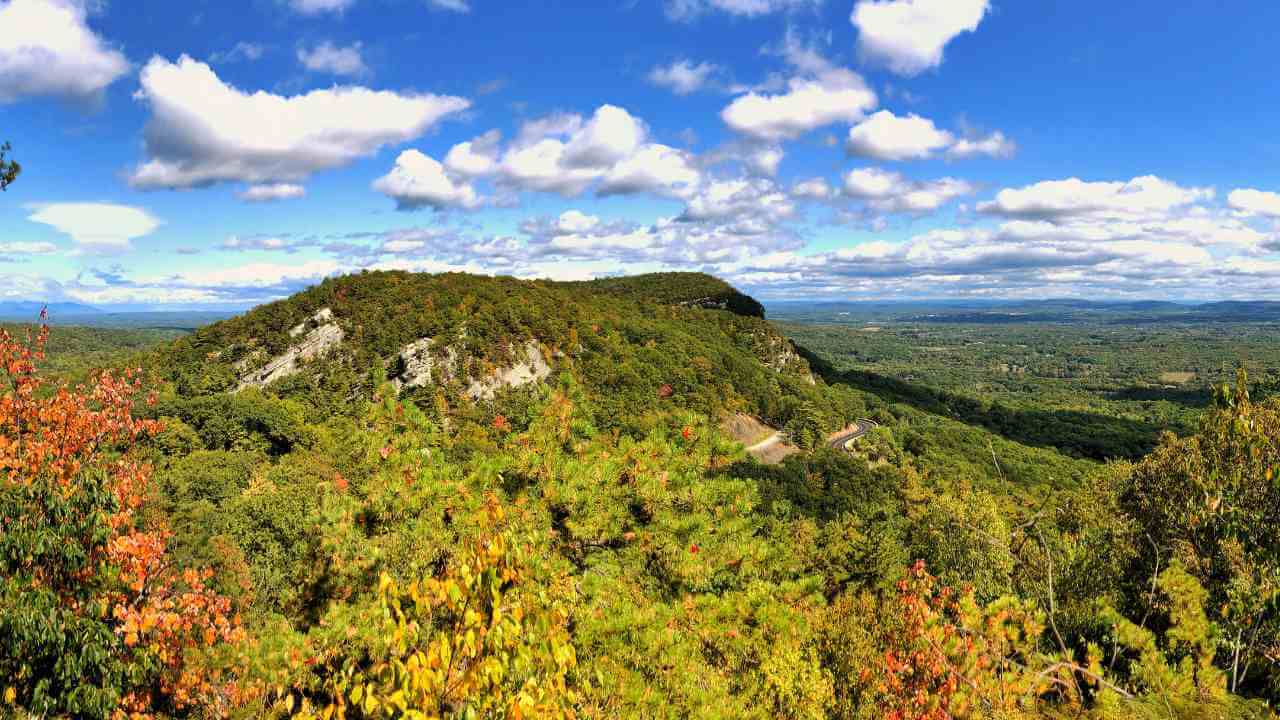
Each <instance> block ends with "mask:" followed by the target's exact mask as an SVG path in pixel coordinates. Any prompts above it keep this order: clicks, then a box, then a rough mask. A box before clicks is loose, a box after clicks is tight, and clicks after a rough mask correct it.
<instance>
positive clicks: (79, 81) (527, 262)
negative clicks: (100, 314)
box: [0, 0, 1280, 308]
mask: <svg viewBox="0 0 1280 720" xmlns="http://www.w3.org/2000/svg"><path fill="white" fill-rule="evenodd" d="M1278 26H1280V5H1277V4H1274V3H1269V2H1250V3H1237V4H1234V5H1233V6H1232V7H1231V9H1230V10H1227V9H1224V8H1223V7H1222V5H1221V3H1218V2H1208V1H1207V0H1187V1H1184V2H1179V3H1172V4H1171V3H1165V2H1154V1H1152V2H1148V1H1143V0H1139V1H1135V2H1128V3H1115V2H1091V1H1088V0H1083V1H1076V2H1054V1H1051V0H1043V1H1040V2H1031V3H1028V2H1021V3H1013V2H1007V1H1001V0H596V1H594V2H554V3H553V2H540V3H535V2H525V3H520V2H513V1H510V0H504V1H502V2H498V0H246V1H244V2H232V1H227V2H197V1H192V2H184V3H173V2H167V1H165V2H162V1H153V0H129V1H128V2H125V0H106V1H94V0H0V139H7V140H9V141H11V142H12V143H13V145H14V157H16V159H18V160H19V161H20V162H21V163H22V164H23V165H24V171H23V174H22V176H21V178H20V179H19V181H18V182H17V183H15V184H14V185H13V186H12V187H11V188H10V189H9V190H8V192H6V193H4V194H3V195H0V299H3V298H22V299H36V300H64V299H70V300H78V301H82V302H88V303H92V304H97V305H101V306H104V307H106V306H115V307H218V308H222V307H241V306H245V305H249V304H253V303H257V302H262V301H265V300H269V299H272V298H275V297H280V296H282V295H287V294H289V293H291V292H293V291H296V290H297V289H300V288H302V287H305V286H306V285H308V284H311V283H313V282H316V281H317V280H318V279H320V278H322V277H324V276H326V275H332V274H337V273H343V272H352V271H357V270H359V269H361V268H405V269H413V270H424V271H444V270H466V271H471V272H482V273H496V274H510V275H516V276H520V277H557V278H585V277H598V276H602V275H610V274H617V273H633V272H641V271H648V270H669V269H689V270H704V271H708V272H713V273H716V274H719V275H721V276H723V277H725V278H727V279H729V280H730V281H732V282H734V283H735V284H738V285H740V286H742V287H744V288H745V289H747V290H749V291H750V292H752V293H754V294H756V295H758V296H760V297H762V298H772V299H790V298H826V299H859V298H877V299H894V298H900V299H908V298H944V297H946V298H950V297H1046V296H1052V297H1062V296H1078V297H1089V298H1109V297H1114V298H1126V297H1127V298H1132V297H1144V298H1172V299H1183V300H1194V299H1223V298H1280V282H1277V281H1278V280H1280V194H1278V193H1280V137H1277V136H1276V135H1275V128H1276V127H1280V91H1278V90H1277V85H1276V83H1275V82H1274V67H1275V62H1274V50H1273V46H1272V45H1271V44H1269V42H1268V41H1269V40H1271V39H1272V38H1270V33H1271V30H1272V29H1274V28H1275V27H1278Z"/></svg>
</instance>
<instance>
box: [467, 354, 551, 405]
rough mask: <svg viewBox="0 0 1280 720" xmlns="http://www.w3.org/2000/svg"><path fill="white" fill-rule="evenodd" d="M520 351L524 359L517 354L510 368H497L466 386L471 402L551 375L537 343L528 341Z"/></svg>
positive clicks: (486, 398) (549, 367)
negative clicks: (522, 352) (485, 376)
mask: <svg viewBox="0 0 1280 720" xmlns="http://www.w3.org/2000/svg"><path fill="white" fill-rule="evenodd" d="M522 349H523V350H524V357H523V358H520V357H519V353H517V355H516V357H517V361H516V363H515V364H514V365H512V366H511V367H507V368H499V369H497V370H495V371H494V372H493V374H492V375H490V376H489V377H487V378H483V379H481V380H473V381H472V382H471V384H470V385H468V386H467V395H469V396H470V397H471V399H472V400H482V399H483V400H488V399H489V398H492V397H493V396H494V395H496V394H497V393H498V391H499V390H501V389H503V388H509V387H521V386H523V385H528V384H530V383H535V382H538V381H540V380H544V379H546V377H547V376H549V375H550V374H551V366H550V365H549V364H547V359H546V358H544V357H543V356H542V347H541V346H539V345H538V341H537V340H530V341H528V342H526V343H525V344H524V347H523V348H522Z"/></svg>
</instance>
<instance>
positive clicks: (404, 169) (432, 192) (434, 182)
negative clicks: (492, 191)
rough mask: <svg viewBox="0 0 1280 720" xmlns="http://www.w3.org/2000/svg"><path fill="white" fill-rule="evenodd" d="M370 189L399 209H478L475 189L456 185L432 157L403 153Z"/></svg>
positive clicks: (465, 185)
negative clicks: (384, 196)
mask: <svg viewBox="0 0 1280 720" xmlns="http://www.w3.org/2000/svg"><path fill="white" fill-rule="evenodd" d="M373 189H374V190H377V191H378V192H380V193H382V194H384V195H386V196H387V197H390V198H391V199H393V200H395V201H396V205H397V207H399V208H400V209H401V210H415V209H418V208H424V207H431V208H436V209H437V210H439V209H444V208H451V207H458V208H464V209H473V208H476V207H479V206H480V202H481V200H480V196H479V194H478V193H477V192H476V189H475V188H474V187H472V186H471V185H470V184H469V183H466V182H456V181H455V180H454V179H453V178H451V177H449V174H448V173H447V172H446V171H445V167H444V165H443V164H441V163H440V162H439V161H437V160H436V159H435V158H432V157H428V156H427V155H423V154H422V153H421V152H418V151H417V150H405V151H404V152H402V153H400V157H398V158H396V166H395V167H394V168H392V170H391V172H389V173H387V174H386V175H383V176H382V177H380V178H378V179H377V180H375V181H374V182H373Z"/></svg>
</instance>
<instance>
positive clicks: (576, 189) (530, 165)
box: [499, 138, 600, 196]
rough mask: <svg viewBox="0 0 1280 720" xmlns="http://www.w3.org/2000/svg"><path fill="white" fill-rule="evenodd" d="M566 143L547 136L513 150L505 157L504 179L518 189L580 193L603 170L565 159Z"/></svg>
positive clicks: (570, 193) (500, 167)
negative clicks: (579, 165)
mask: <svg viewBox="0 0 1280 720" xmlns="http://www.w3.org/2000/svg"><path fill="white" fill-rule="evenodd" d="M564 155H565V147H564V143H563V142H562V141H560V140H556V139H555V138H545V139H543V140H539V141H538V142H536V143H534V144H532V145H528V146H525V147H517V148H513V149H510V150H508V151H507V152H506V154H504V155H503V157H502V162H501V164H500V166H499V172H500V174H501V176H502V179H503V180H504V181H505V182H506V183H508V184H510V185H512V186H513V187H515V188H517V189H522V190H534V191H538V192H551V193H559V194H561V195H564V196H571V195H580V194H582V192H584V191H585V190H586V189H587V188H588V187H589V186H590V185H591V184H592V183H593V182H595V181H596V179H597V178H599V177H600V170H599V169H598V168H592V167H573V166H571V165H569V164H568V163H567V162H565V158H564Z"/></svg>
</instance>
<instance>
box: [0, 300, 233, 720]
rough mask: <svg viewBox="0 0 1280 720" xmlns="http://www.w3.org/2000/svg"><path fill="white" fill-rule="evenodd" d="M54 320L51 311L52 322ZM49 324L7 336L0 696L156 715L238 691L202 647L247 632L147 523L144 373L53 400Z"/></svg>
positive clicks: (148, 427) (64, 391)
mask: <svg viewBox="0 0 1280 720" xmlns="http://www.w3.org/2000/svg"><path fill="white" fill-rule="evenodd" d="M42 315H43V313H42ZM48 333H49V331H48V327H47V326H44V327H42V328H41V329H40V331H39V333H38V335H36V336H35V337H34V338H32V337H31V335H30V334H28V336H27V338H26V341H25V342H21V341H18V340H15V339H14V338H13V337H12V336H11V335H10V334H9V333H8V332H6V331H4V330H0V379H2V380H0V382H2V384H3V386H4V387H5V388H6V389H5V394H4V395H3V396H0V693H2V694H3V701H4V704H5V705H7V706H17V708H19V709H20V710H22V711H23V712H24V713H29V714H31V715H33V716H35V715H39V716H46V715H51V716H66V715H70V716H74V717H88V718H106V717H111V716H113V715H115V714H118V713H127V714H129V715H132V716H134V717H147V716H151V715H154V714H155V713H156V712H158V711H166V712H167V711H170V710H172V709H175V708H184V707H191V706H197V705H198V706H201V707H202V708H205V709H206V711H207V712H208V713H210V714H213V715H217V714H220V713H219V710H220V709H221V710H225V709H226V706H227V704H228V702H229V701H228V694H227V692H225V691H226V690H227V687H226V686H224V685H223V684H222V678H221V677H220V676H219V674H218V673H217V672H214V671H212V670H210V669H208V668H203V667H201V663H200V659H201V651H202V650H206V649H212V648H213V647H214V646H215V645H217V644H220V643H225V642H230V641H233V640H235V639H237V638H238V637H239V632H240V631H239V626H238V622H237V621H236V619H235V618H234V617H233V614H232V612H231V608H230V603H229V601H227V600H226V599H225V598H223V597H221V596H219V595H217V594H216V593H214V592H212V591H211V590H209V589H208V588H206V587H205V582H206V581H207V580H208V579H209V573H207V572H200V571H196V570H192V569H187V570H185V571H179V569H177V568H174V567H172V565H171V564H170V563H169V562H168V559H167V557H166V552H165V541H166V537H167V535H166V533H165V532H164V531H162V530H157V529H149V528H145V527H143V526H142V523H141V522H140V521H139V512H138V511H139V510H140V509H141V508H142V506H143V502H144V500H145V498H146V497H147V495H148V486H149V481H150V468H149V467H148V466H146V465H145V464H143V463H141V462H138V460H137V458H136V457H135V456H134V453H133V452H132V451H133V448H134V446H135V445H136V444H137V443H138V441H140V440H141V439H143V438H145V437H146V436H149V435H152V434H154V433H155V432H156V431H157V430H158V429H159V426H158V424H157V423H156V422H154V421H150V420H142V419H138V418H135V417H134V415H133V412H132V410H133V405H134V402H135V401H136V400H137V397H138V394H139V391H140V387H139V382H138V381H137V380H136V379H135V378H134V376H133V374H132V373H125V374H123V375H115V374H111V373H101V374H99V375H98V376H96V377H95V378H94V379H93V381H92V382H91V383H90V384H89V385H87V386H79V387H75V388H68V387H66V386H63V387H59V388H57V389H56V390H54V391H52V392H49V391H48V390H47V389H45V388H44V387H43V382H42V379H41V377H40V374H39V372H38V370H37V367H36V362H37V361H40V360H43V359H44V348H45V343H46V341H47V339H48Z"/></svg>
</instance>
